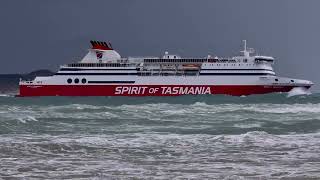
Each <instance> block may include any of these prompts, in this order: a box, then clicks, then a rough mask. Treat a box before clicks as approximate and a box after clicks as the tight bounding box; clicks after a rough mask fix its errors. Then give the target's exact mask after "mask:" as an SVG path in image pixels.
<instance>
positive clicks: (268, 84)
mask: <svg viewBox="0 0 320 180" xmlns="http://www.w3.org/2000/svg"><path fill="white" fill-rule="evenodd" d="M90 42H91V45H92V48H90V49H89V52H88V54H87V55H86V56H85V57H84V58H83V59H82V60H81V61H80V62H77V63H72V64H67V65H63V66H61V67H60V70H59V71H58V72H57V73H56V74H54V75H53V76H47V77H36V78H35V79H34V80H32V81H26V80H21V81H20V83H19V86H20V94H19V95H18V96H179V95H200V94H227V95H234V96H241V95H250V94H265V93H272V92H288V91H290V90H291V89H293V88H295V87H303V88H306V89H309V88H310V87H311V86H312V85H313V83H312V82H311V81H307V80H299V79H292V78H286V77H278V76H277V75H276V73H275V72H274V71H273V68H272V65H273V64H274V58H273V57H269V56H258V55H254V56H251V55H250V54H252V53H253V49H247V47H246V41H244V44H245V45H244V50H243V51H241V52H242V53H243V55H241V56H236V57H232V58H219V57H213V56H210V55H208V56H207V57H205V58H182V57H180V56H178V55H172V54H169V53H168V52H165V54H164V55H163V56H162V57H128V58H122V57H121V56H120V55H119V53H118V52H116V51H115V50H114V49H113V48H112V46H111V44H110V43H106V42H99V41H90Z"/></svg>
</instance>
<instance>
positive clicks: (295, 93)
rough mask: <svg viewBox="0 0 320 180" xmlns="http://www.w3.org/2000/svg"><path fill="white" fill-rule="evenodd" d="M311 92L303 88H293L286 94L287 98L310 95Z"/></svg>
mask: <svg viewBox="0 0 320 180" xmlns="http://www.w3.org/2000/svg"><path fill="white" fill-rule="evenodd" d="M310 94H311V92H310V91H309V90H308V89H306V88H304V87H295V88H293V89H292V90H291V91H289V92H288V96H287V97H292V96H299V95H310Z"/></svg>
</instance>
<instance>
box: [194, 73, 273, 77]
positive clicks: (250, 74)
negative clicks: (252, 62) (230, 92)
mask: <svg viewBox="0 0 320 180" xmlns="http://www.w3.org/2000/svg"><path fill="white" fill-rule="evenodd" d="M200 75H202V76H264V75H273V76H274V74H271V73H200Z"/></svg>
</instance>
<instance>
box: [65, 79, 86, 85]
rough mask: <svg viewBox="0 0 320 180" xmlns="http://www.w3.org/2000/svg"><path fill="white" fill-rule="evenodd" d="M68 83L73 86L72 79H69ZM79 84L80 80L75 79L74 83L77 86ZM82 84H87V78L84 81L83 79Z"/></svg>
mask: <svg viewBox="0 0 320 180" xmlns="http://www.w3.org/2000/svg"><path fill="white" fill-rule="evenodd" d="M67 82H68V83H69V84H71V83H72V79H71V78H69V79H68V80H67ZM79 82H80V80H79V79H78V78H75V79H74V83H75V84H78V83H79ZM81 82H82V84H85V83H87V80H86V79H85V78H82V79H81Z"/></svg>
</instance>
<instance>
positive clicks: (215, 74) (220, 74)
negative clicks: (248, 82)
mask: <svg viewBox="0 0 320 180" xmlns="http://www.w3.org/2000/svg"><path fill="white" fill-rule="evenodd" d="M56 75H143V76H145V75H151V73H56ZM172 75H175V74H172ZM200 75H208V76H228V75H231V76H235V75H239V76H243V75H249V76H250V75H274V74H272V73H200Z"/></svg>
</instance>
